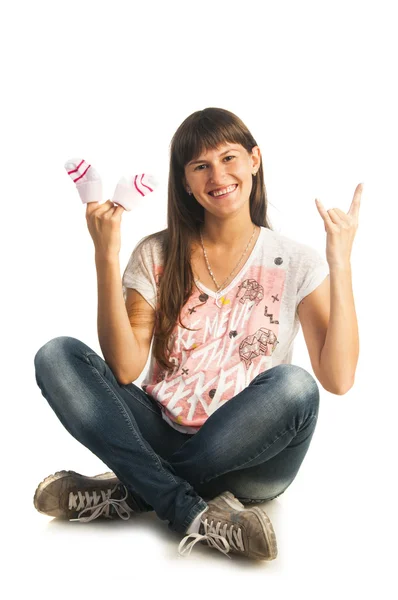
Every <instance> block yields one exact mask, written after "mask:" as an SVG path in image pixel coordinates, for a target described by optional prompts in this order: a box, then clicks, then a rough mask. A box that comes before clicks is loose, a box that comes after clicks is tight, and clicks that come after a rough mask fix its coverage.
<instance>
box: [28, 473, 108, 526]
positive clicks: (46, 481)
mask: <svg viewBox="0 0 398 600" xmlns="http://www.w3.org/2000/svg"><path fill="white" fill-rule="evenodd" d="M74 475H77V476H78V477H84V478H85V479H88V480H95V481H99V480H106V479H113V478H115V479H117V477H116V475H115V474H114V473H112V472H111V471H108V472H107V473H101V474H100V475H94V476H93V477H87V476H86V475H82V474H81V473H76V471H56V473H54V474H53V475H49V476H48V477H46V478H45V479H43V481H42V482H41V483H39V485H38V486H37V488H36V491H35V494H34V497H33V504H34V507H35V509H36V510H37V511H38V512H39V513H41V514H42V515H47V516H50V515H48V513H46V512H44V511H42V510H40V508H39V499H40V495H41V493H42V492H43V491H44V490H45V488H46V487H47V486H48V485H49V484H50V483H53V482H54V481H57V480H58V479H62V478H63V477H70V476H74ZM55 518H56V517H55Z"/></svg>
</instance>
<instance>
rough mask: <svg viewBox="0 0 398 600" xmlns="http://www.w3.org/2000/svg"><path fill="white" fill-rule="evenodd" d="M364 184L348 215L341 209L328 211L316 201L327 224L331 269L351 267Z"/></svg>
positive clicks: (327, 254) (358, 188)
mask: <svg viewBox="0 0 398 600" xmlns="http://www.w3.org/2000/svg"><path fill="white" fill-rule="evenodd" d="M362 190H363V183H359V184H358V185H357V187H356V188H355V192H354V197H353V199H352V202H351V206H350V209H349V211H348V213H345V212H343V211H342V210H340V209H339V208H330V209H329V210H326V209H325V207H324V206H323V204H322V202H320V201H319V200H317V199H315V202H316V206H317V208H318V211H319V213H320V215H321V217H322V219H323V221H324V223H325V231H326V233H327V237H326V259H327V261H328V264H329V267H346V266H350V259H351V250H352V244H353V242H354V237H355V234H356V232H357V229H358V216H359V207H360V203H361V194H362Z"/></svg>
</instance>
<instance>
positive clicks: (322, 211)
mask: <svg viewBox="0 0 398 600" xmlns="http://www.w3.org/2000/svg"><path fill="white" fill-rule="evenodd" d="M315 202H316V206H317V208H318V211H319V212H320V214H321V217H322V219H323V220H324V222H325V225H326V224H327V225H332V220H331V218H330V215H329V213H328V212H327V210H326V208H325V207H324V206H323V204H322V202H321V201H320V200H318V198H315Z"/></svg>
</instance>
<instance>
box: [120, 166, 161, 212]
mask: <svg viewBox="0 0 398 600" xmlns="http://www.w3.org/2000/svg"><path fill="white" fill-rule="evenodd" d="M158 184H159V182H158V180H157V178H156V177H155V176H154V175H149V174H148V173H140V174H138V175H132V176H130V177H121V178H120V179H119V181H118V184H117V186H116V189H115V192H114V194H113V198H112V202H114V203H115V204H121V205H122V206H123V208H125V209H126V210H132V209H133V207H134V204H136V203H138V202H139V201H140V200H141V199H142V198H143V197H144V196H146V195H147V194H150V193H151V192H154V191H155V189H156V188H157V187H158Z"/></svg>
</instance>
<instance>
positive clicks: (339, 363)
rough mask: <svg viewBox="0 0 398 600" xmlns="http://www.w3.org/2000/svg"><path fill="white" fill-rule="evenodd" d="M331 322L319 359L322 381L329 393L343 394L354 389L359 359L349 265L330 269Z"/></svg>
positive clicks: (356, 323) (356, 324)
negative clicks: (330, 391) (329, 390)
mask: <svg viewBox="0 0 398 600" xmlns="http://www.w3.org/2000/svg"><path fill="white" fill-rule="evenodd" d="M329 272H330V318H329V325H328V329H327V334H326V339H325V343H324V345H323V348H322V351H321V356H320V368H321V371H322V377H323V380H324V381H325V382H327V386H328V388H329V389H331V390H336V391H335V393H337V394H345V393H346V392H347V391H348V390H349V389H350V388H351V387H352V385H353V383H354V379H355V371H356V367H357V362H358V356H359V334H358V322H357V317H356V312H355V304H354V296H353V290H352V276H351V265H347V266H344V267H331V268H330V269H329Z"/></svg>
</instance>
